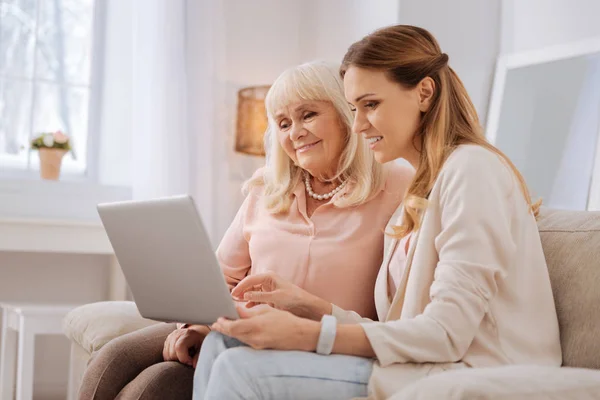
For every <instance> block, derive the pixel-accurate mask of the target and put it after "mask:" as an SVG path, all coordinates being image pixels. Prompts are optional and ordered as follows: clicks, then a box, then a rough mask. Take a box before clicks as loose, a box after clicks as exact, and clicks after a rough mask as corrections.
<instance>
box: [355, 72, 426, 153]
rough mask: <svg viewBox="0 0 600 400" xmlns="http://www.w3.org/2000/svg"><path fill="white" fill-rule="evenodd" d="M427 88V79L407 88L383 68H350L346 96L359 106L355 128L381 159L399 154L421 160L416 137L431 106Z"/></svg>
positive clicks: (357, 107) (356, 106)
mask: <svg viewBox="0 0 600 400" xmlns="http://www.w3.org/2000/svg"><path fill="white" fill-rule="evenodd" d="M425 85H427V83H425ZM423 89H424V88H423V82H421V83H419V84H418V85H417V86H415V87H414V88H412V89H406V88H404V87H403V86H402V85H400V84H399V83H396V82H393V81H391V80H390V79H389V78H388V77H387V75H386V74H385V73H384V72H383V71H377V70H372V69H365V68H359V67H355V66H351V67H350V68H348V70H347V71H346V73H345V75H344V91H345V95H346V99H347V100H348V102H349V103H350V104H352V106H353V108H355V109H356V112H355V120H354V125H353V127H352V130H353V131H354V132H355V133H357V134H360V135H362V136H363V137H364V138H365V139H366V140H367V142H368V143H369V147H370V148H371V149H372V150H373V152H374V155H375V159H376V160H377V161H378V162H380V163H386V162H388V161H392V160H395V159H397V158H405V159H406V160H408V161H409V162H410V163H411V164H414V162H418V157H419V151H418V149H417V148H415V140H414V138H415V134H416V132H417V129H418V128H419V124H420V121H421V113H422V112H423V111H425V110H426V109H427V107H428V106H429V102H428V101H427V100H428V97H427V96H426V97H423V93H424V91H423ZM425 89H427V88H425ZM424 100H425V101H424ZM415 159H416V161H415Z"/></svg>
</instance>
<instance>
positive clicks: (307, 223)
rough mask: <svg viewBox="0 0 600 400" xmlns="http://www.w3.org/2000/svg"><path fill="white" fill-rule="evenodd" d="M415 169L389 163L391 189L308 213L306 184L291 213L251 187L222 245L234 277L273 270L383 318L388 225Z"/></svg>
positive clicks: (224, 264)
mask: <svg viewBox="0 0 600 400" xmlns="http://www.w3.org/2000/svg"><path fill="white" fill-rule="evenodd" d="M413 174H414V172H413V170H412V169H411V168H408V167H401V166H398V165H396V164H392V163H390V164H389V165H386V181H385V185H384V188H383V189H382V190H381V192H380V193H378V194H377V195H376V196H375V197H374V198H373V199H372V200H370V201H368V202H367V203H364V204H362V205H360V206H357V207H345V208H338V207H336V206H335V205H334V204H333V200H334V199H335V198H336V196H343V195H344V193H346V192H347V191H348V190H350V189H351V187H350V186H351V185H347V187H346V189H344V190H341V191H340V192H339V193H337V194H336V195H335V196H334V198H332V199H331V200H330V201H329V202H328V203H325V204H323V205H321V206H320V207H318V208H317V209H316V210H315V212H314V213H313V215H312V216H311V217H310V218H308V216H307V213H306V193H305V188H304V184H303V183H299V184H298V186H297V187H296V188H295V190H294V193H293V196H294V199H293V202H292V204H291V207H290V209H289V211H288V212H287V213H284V214H278V215H274V214H271V213H269V212H268V211H267V210H266V209H265V208H264V207H263V206H262V202H261V192H262V188H261V187H258V188H254V189H253V190H252V191H251V193H249V194H248V196H247V197H246V199H245V201H244V203H243V204H242V206H241V207H240V209H239V211H238V213H237V215H236V216H235V218H234V220H233V222H232V223H231V225H230V227H229V228H228V230H227V232H226V233H225V236H224V237H223V239H222V240H221V243H220V245H219V247H218V249H217V258H218V260H219V262H220V264H221V268H222V269H223V272H224V274H225V278H226V280H227V283H228V284H229V285H231V286H235V285H236V284H237V283H238V282H239V281H241V280H242V279H243V278H244V277H245V276H246V275H248V274H253V273H264V272H267V271H273V272H275V273H277V274H278V275H280V276H281V277H283V278H284V279H287V280H288V281H290V282H292V283H294V284H296V285H298V286H300V287H302V288H304V289H305V290H307V291H308V292H310V293H312V294H314V295H317V296H319V297H321V298H323V299H325V300H327V301H329V302H331V303H333V304H335V305H337V306H339V307H342V308H344V309H346V310H353V311H356V312H357V313H359V314H360V315H362V316H364V317H369V318H376V315H377V314H376V311H375V305H374V300H373V291H374V287H375V279H376V278H377V273H378V271H379V268H380V266H381V262H382V258H383V238H384V236H383V232H384V229H385V226H386V225H387V223H388V221H389V219H390V217H391V216H392V214H393V213H394V211H395V210H396V208H397V207H398V206H399V204H400V202H401V200H402V197H403V196H404V193H405V191H406V189H407V187H408V184H409V183H410V180H411V179H412V177H413Z"/></svg>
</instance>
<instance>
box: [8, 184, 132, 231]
mask: <svg viewBox="0 0 600 400" xmlns="http://www.w3.org/2000/svg"><path fill="white" fill-rule="evenodd" d="M129 199H131V188H129V187H123V186H107V185H98V184H92V183H89V182H86V181H45V180H41V179H36V180H33V179H13V180H0V219H11V220H12V219H19V220H22V219H26V220H29V219H33V220H53V221H56V220H58V221H70V222H82V223H83V222H95V223H97V224H99V223H100V220H99V218H98V213H97V211H96V205H97V204H98V203H104V202H111V201H120V200H129Z"/></svg>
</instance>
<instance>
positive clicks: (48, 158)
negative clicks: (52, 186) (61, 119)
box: [31, 131, 71, 180]
mask: <svg viewBox="0 0 600 400" xmlns="http://www.w3.org/2000/svg"><path fill="white" fill-rule="evenodd" d="M31 148H32V149H35V150H38V151H39V156H40V176H41V177H42V179H50V180H58V177H59V176H60V166H61V164H62V159H63V157H64V156H65V154H66V153H67V152H69V151H71V140H70V139H69V137H68V136H67V135H65V134H64V133H63V132H61V131H56V132H45V133H41V134H39V135H38V136H37V137H35V138H34V139H32V141H31Z"/></svg>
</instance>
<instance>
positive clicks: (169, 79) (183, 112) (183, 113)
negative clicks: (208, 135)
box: [132, 0, 191, 200]
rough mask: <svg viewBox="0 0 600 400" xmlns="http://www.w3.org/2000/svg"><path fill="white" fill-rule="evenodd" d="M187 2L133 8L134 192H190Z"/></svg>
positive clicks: (161, 0) (144, 195) (153, 0)
mask: <svg viewBox="0 0 600 400" xmlns="http://www.w3.org/2000/svg"><path fill="white" fill-rule="evenodd" d="M185 12H186V1H185V0H168V1H165V0H135V2H134V7H133V56H134V57H133V71H132V72H133V82H132V88H133V95H132V100H133V101H132V103H133V104H132V117H133V118H132V140H133V143H132V168H133V170H132V197H133V198H134V199H136V200H140V199H148V198H153V197H159V196H168V195H173V194H183V193H189V192H190V191H191V188H190V157H189V151H188V148H189V146H188V145H189V142H190V134H189V129H188V116H187V113H188V104H187V86H188V82H187V80H188V79H187V71H186V40H185V37H186V32H185V29H186V23H185V20H186V18H185Z"/></svg>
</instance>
